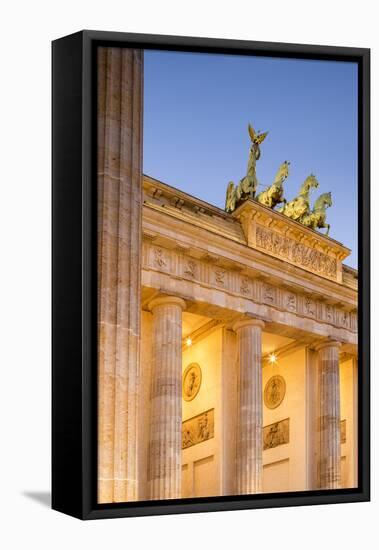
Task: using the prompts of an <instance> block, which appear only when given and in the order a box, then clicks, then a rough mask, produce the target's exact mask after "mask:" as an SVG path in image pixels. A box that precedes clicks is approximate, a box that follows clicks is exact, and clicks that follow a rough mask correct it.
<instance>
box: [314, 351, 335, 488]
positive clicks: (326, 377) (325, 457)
mask: <svg viewBox="0 0 379 550" xmlns="http://www.w3.org/2000/svg"><path fill="white" fill-rule="evenodd" d="M340 345H341V344H340V343H339V342H334V341H331V342H327V343H323V344H321V345H320V346H318V348H316V349H317V351H318V376H319V415H318V416H319V429H320V449H319V486H320V488H321V489H339V488H340V487H341V434H340V420H341V416H340V373H339V347H340Z"/></svg>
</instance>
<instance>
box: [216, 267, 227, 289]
mask: <svg viewBox="0 0 379 550" xmlns="http://www.w3.org/2000/svg"><path fill="white" fill-rule="evenodd" d="M224 278H225V271H224V270H223V269H216V271H215V280H216V283H217V284H218V285H220V286H224V284H225V280H224Z"/></svg>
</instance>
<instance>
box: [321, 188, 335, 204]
mask: <svg viewBox="0 0 379 550" xmlns="http://www.w3.org/2000/svg"><path fill="white" fill-rule="evenodd" d="M321 196H322V198H323V201H324V204H325V206H326V207H327V208H329V206H332V205H333V201H332V193H331V192H330V191H329V192H328V193H324V194H323V195H321Z"/></svg>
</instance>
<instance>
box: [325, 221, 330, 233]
mask: <svg viewBox="0 0 379 550" xmlns="http://www.w3.org/2000/svg"><path fill="white" fill-rule="evenodd" d="M325 227H326V235H329V229H330V224H328V223H326V224H325Z"/></svg>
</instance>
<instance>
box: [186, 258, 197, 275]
mask: <svg viewBox="0 0 379 550" xmlns="http://www.w3.org/2000/svg"><path fill="white" fill-rule="evenodd" d="M195 271H196V262H194V260H188V261H187V262H186V265H185V268H184V274H185V275H188V276H189V277H192V278H194V277H195Z"/></svg>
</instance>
